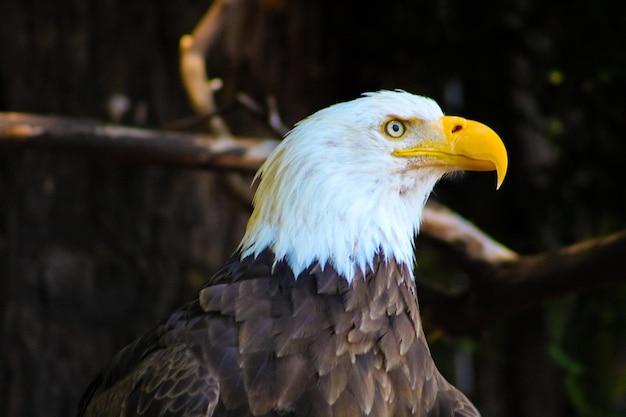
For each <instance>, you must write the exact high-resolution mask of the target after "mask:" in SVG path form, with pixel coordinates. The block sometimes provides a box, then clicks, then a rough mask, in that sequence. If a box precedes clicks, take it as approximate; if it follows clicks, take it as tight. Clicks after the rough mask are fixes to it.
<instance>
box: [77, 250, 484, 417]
mask: <svg viewBox="0 0 626 417" xmlns="http://www.w3.org/2000/svg"><path fill="white" fill-rule="evenodd" d="M274 261H275V260H274V256H273V254H272V253H271V252H270V251H269V250H266V251H264V252H263V253H262V254H260V256H259V257H257V258H256V259H253V258H252V257H248V258H245V259H243V260H242V261H240V260H239V257H238V255H236V256H235V257H233V260H232V261H231V262H230V263H229V264H228V265H227V266H226V267H225V268H224V269H223V270H222V271H220V272H219V273H218V274H217V275H215V276H214V277H213V278H212V279H211V280H210V281H209V282H208V283H207V284H206V285H205V286H204V288H203V289H202V290H201V291H200V293H199V296H198V299H197V300H195V301H194V302H192V303H190V304H188V305H186V306H184V307H183V308H181V309H179V310H178V311H176V312H175V313H174V314H172V315H171V316H170V317H169V318H168V319H167V320H165V321H164V322H163V323H162V324H161V325H159V326H158V327H156V328H155V329H154V330H153V331H151V332H150V333H148V334H147V335H145V336H144V337H142V338H141V339H139V340H137V341H136V342H135V343H133V344H132V345H129V346H128V347H126V348H125V349H124V350H122V351H121V352H120V353H118V354H117V355H116V356H115V357H114V359H113V361H112V363H111V364H110V365H109V366H108V367H107V368H106V369H105V370H104V371H103V372H102V374H101V375H100V376H99V377H98V378H97V379H96V380H95V381H94V383H93V384H92V385H91V387H90V388H89V390H88V391H87V393H86V394H85V396H84V398H83V400H82V401H81V405H80V411H79V416H86V417H87V416H88V417H91V416H94V417H96V416H97V417H112V416H116V417H118V416H164V417H165V416H188V417H200V416H216V417H226V416H229V417H230V416H233V417H234V416H241V417H244V416H246V417H247V416H298V417H305V416H311V417H317V416H320V417H322V416H323V417H332V416H335V417H336V416H341V417H352V416H355V417H356V416H374V417H387V416H393V417H404V416H433V417H434V416H442V417H443V416H477V415H478V412H477V411H476V410H475V408H474V407H473V406H472V405H471V404H470V403H469V401H468V400H467V399H466V398H465V396H464V395H463V394H461V393H460V392H459V391H458V390H456V389H455V388H454V387H452V386H451V385H450V384H448V383H447V382H446V381H445V380H444V379H443V377H442V376H441V375H440V374H439V372H438V371H437V369H436V367H435V365H434V363H433V360H432V358H431V356H430V352H429V350H428V346H427V344H426V340H425V338H424V334H423V332H422V328H421V323H420V318H419V312H418V306H417V298H416V294H415V285H414V282H413V280H412V279H411V274H410V272H409V271H408V269H407V268H408V267H407V266H406V265H398V264H397V263H395V262H394V261H393V260H388V259H385V258H384V256H382V255H380V256H378V257H377V258H376V259H374V260H373V262H372V265H373V267H372V268H371V269H368V270H367V272H366V274H365V277H363V276H356V277H354V279H353V280H352V283H351V284H348V282H347V280H346V279H345V278H344V277H341V276H339V275H338V274H337V272H336V271H335V270H334V269H333V268H332V267H330V266H329V265H324V266H322V265H319V264H314V265H312V266H310V267H309V268H308V269H306V270H305V271H303V272H302V273H300V275H299V276H298V277H297V279H296V277H294V275H293V273H292V272H291V269H290V268H289V267H288V266H287V265H286V264H285V263H283V262H278V263H276V264H275V262H274Z"/></svg>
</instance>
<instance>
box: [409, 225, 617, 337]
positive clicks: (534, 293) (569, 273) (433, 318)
mask: <svg viewBox="0 0 626 417" xmlns="http://www.w3.org/2000/svg"><path fill="white" fill-rule="evenodd" d="M625 255H626V230H625V231H621V232H618V233H615V234H612V235H609V236H606V237H600V238H596V239H589V240H586V241H583V242H580V243H577V244H574V245H571V246H567V247H564V248H561V249H558V250H555V251H548V252H544V253H540V254H537V255H529V256H520V257H518V258H517V259H512V260H508V261H503V262H501V261H497V262H490V261H488V260H486V259H484V260H480V261H478V262H476V263H475V265H474V267H473V268H472V270H471V271H472V272H471V273H472V274H474V276H476V274H480V278H479V279H478V280H475V281H474V282H473V283H472V284H473V285H471V286H470V287H469V288H468V289H467V290H466V291H464V292H463V293H461V294H450V293H445V292H443V291H441V290H439V289H435V288H433V287H432V286H430V285H428V284H427V283H424V282H420V283H419V285H418V287H419V289H418V291H419V296H420V302H421V304H422V306H423V307H424V308H423V313H424V315H426V316H427V320H426V321H427V322H428V323H429V324H430V325H432V326H433V327H436V328H438V329H441V330H443V331H444V332H446V333H447V334H450V335H460V334H475V333H477V332H479V331H480V330H482V329H484V328H485V327H487V326H489V325H490V324H492V323H493V322H494V321H496V320H499V319H502V318H503V317H506V316H510V315H513V314H515V313H519V312H521V311H523V310H525V309H528V308H530V307H533V306H536V305H539V304H541V303H543V302H545V301H547V300H549V299H551V298H554V297H558V296H561V295H564V294H568V293H572V292H576V291H583V290H584V291H589V290H593V289H598V288H601V287H605V286H608V285H614V284H616V283H620V282H626V261H625V260H624V256H625ZM478 264H481V265H480V266H478ZM459 318H462V320H460V319H459Z"/></svg>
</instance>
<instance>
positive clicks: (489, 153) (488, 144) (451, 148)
mask: <svg viewBox="0 0 626 417" xmlns="http://www.w3.org/2000/svg"><path fill="white" fill-rule="evenodd" d="M440 120H441V122H442V124H443V132H444V134H445V138H446V140H444V141H428V142H427V143H421V144H420V145H418V146H415V147H412V148H407V149H396V150H395V151H394V152H393V155H394V156H399V157H426V158H425V162H426V164H430V165H443V166H448V167H450V168H455V169H459V170H465V171H496V173H497V177H498V179H497V186H496V189H497V188H500V185H502V182H503V181H504V176H505V175H506V170H507V166H508V158H507V154H506V148H505V147H504V143H502V139H500V137H499V136H498V135H497V134H496V132H494V131H493V130H492V129H491V128H489V127H488V126H485V125H484V124H482V123H479V122H475V121H473V120H467V119H464V118H462V117H456V116H443V117H442V118H441V119H440Z"/></svg>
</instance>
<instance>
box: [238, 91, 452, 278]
mask: <svg viewBox="0 0 626 417" xmlns="http://www.w3.org/2000/svg"><path fill="white" fill-rule="evenodd" d="M441 116H443V113H442V111H441V109H440V108H439V106H438V105H437V103H435V102H434V101H433V100H431V99H428V98H425V97H420V96H416V95H412V94H409V93H407V92H404V91H381V92H377V93H368V94H365V95H364V96H363V97H360V98H357V99H356V100H353V101H349V102H345V103H339V104H335V105H333V106H330V107H328V108H325V109H322V110H320V111H318V112H317V113H315V114H313V115H311V116H310V117H308V118H307V119H305V120H303V121H301V122H300V123H298V124H297V125H296V127H295V128H294V129H293V130H292V131H291V132H290V133H289V134H287V136H286V137H285V139H284V140H283V141H282V142H281V144H280V145H279V146H278V147H277V148H276V150H275V151H274V152H273V154H272V155H271V156H270V157H269V158H268V159H267V161H266V162H265V164H264V165H263V166H262V168H261V170H260V171H259V173H258V174H257V176H260V183H259V187H258V190H257V193H256V196H255V199H254V212H253V214H252V216H251V218H250V221H249V223H248V228H247V230H246V233H245V236H244V238H243V240H242V242H241V256H242V258H243V257H246V256H248V255H258V254H259V253H260V252H262V251H263V250H264V249H266V248H268V247H269V248H270V249H271V250H272V251H273V252H274V254H275V255H276V258H277V260H282V259H284V260H286V261H287V263H288V264H289V265H290V266H291V268H292V270H293V272H294V274H295V275H296V276H297V275H298V274H299V273H300V272H302V271H303V270H304V269H305V268H307V267H308V266H309V265H311V264H312V263H313V262H315V261H318V262H319V263H320V264H321V265H322V266H323V265H324V264H325V263H327V262H328V263H329V264H330V265H332V266H333V267H334V268H335V269H336V270H337V271H338V272H339V273H340V274H342V275H343V276H345V277H346V278H347V279H348V280H351V278H352V277H353V275H354V271H355V269H357V268H358V269H361V270H365V268H366V267H367V265H368V263H370V262H371V261H372V260H373V258H374V256H375V255H376V254H377V253H379V252H383V253H384V254H385V256H386V257H387V258H389V259H392V258H395V260H396V261H397V262H400V263H404V264H407V265H409V266H411V265H412V264H413V260H414V248H413V240H414V236H415V234H416V233H417V232H418V230H419V225H420V221H421V218H422V210H423V208H424V204H425V203H426V199H427V198H428V196H429V194H430V193H431V191H432V189H433V187H434V185H435V183H436V182H437V181H438V180H439V178H441V176H442V175H444V174H445V172H446V171H445V169H442V168H436V167H424V168H419V169H415V167H414V166H413V167H410V166H409V163H410V162H409V160H408V159H406V158H398V157H395V156H393V155H392V152H393V151H394V148H395V147H397V145H398V143H397V142H394V141H393V140H390V139H389V138H388V137H386V136H385V135H384V133H383V130H382V129H381V126H382V125H383V124H384V123H385V121H386V120H388V119H389V118H393V117H397V118H400V119H406V120H410V119H417V120H419V121H424V122H429V121H437V120H439V119H440V118H441Z"/></svg>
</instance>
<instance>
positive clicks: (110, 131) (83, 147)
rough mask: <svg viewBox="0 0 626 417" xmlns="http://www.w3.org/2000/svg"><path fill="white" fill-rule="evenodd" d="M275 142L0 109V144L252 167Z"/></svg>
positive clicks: (141, 159) (119, 157) (193, 164)
mask: <svg viewBox="0 0 626 417" xmlns="http://www.w3.org/2000/svg"><path fill="white" fill-rule="evenodd" d="M277 144H278V141H276V140H274V139H253V138H236V139H233V138H229V137H220V138H216V137H215V136H213V135H205V134H202V135H201V134H193V133H179V132H166V131H156V130H147V129H139V128H132V127H123V126H116V125H108V124H101V123H97V122H93V121H88V120H81V119H72V118H64V117H52V116H36V115H29V114H21V113H0V150H2V149H20V148H21V149H41V150H50V151H61V152H69V153H79V154H81V155H89V156H95V157H106V158H111V159H115V160H121V161H130V162H135V163H142V164H159V165H167V166H177V167H185V168H211V169H218V170H227V171H243V172H256V170H257V169H258V168H259V166H260V165H261V164H262V163H263V161H264V160H265V159H266V158H267V156H268V155H269V154H270V152H271V151H272V150H273V149H274V147H275V146H276V145H277Z"/></svg>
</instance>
